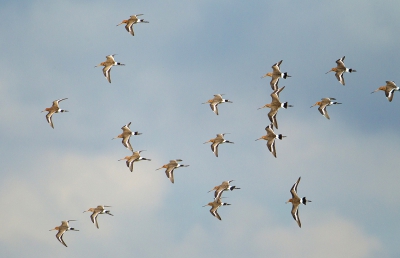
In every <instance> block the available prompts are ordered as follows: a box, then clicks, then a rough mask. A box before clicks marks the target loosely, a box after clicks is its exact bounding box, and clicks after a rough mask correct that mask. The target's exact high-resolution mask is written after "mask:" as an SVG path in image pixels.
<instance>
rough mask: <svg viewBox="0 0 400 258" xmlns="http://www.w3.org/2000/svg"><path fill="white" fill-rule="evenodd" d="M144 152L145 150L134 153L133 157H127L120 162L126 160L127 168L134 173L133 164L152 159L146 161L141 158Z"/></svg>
mask: <svg viewBox="0 0 400 258" xmlns="http://www.w3.org/2000/svg"><path fill="white" fill-rule="evenodd" d="M142 151H144V150H141V151H134V152H133V154H132V156H126V157H125V158H122V159H119V160H118V161H121V160H126V166H127V167H128V168H129V170H130V171H131V172H133V163H134V162H139V161H141V160H147V161H151V159H146V158H143V157H142V156H140V153H141V152H142Z"/></svg>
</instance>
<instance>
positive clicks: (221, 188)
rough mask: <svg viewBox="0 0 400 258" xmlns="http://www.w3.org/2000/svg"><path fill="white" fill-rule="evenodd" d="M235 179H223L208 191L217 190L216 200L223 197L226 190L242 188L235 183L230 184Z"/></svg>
mask: <svg viewBox="0 0 400 258" xmlns="http://www.w3.org/2000/svg"><path fill="white" fill-rule="evenodd" d="M233 181H235V180H229V181H223V182H222V184H220V185H217V186H214V188H213V189H211V190H210V191H208V192H211V191H215V192H214V198H215V200H217V199H219V198H221V196H222V193H223V192H224V191H233V190H234V189H240V188H239V187H236V186H235V185H229V184H230V183H231V182H233Z"/></svg>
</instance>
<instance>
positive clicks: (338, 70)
mask: <svg viewBox="0 0 400 258" xmlns="http://www.w3.org/2000/svg"><path fill="white" fill-rule="evenodd" d="M344 58H345V56H343V57H342V58H340V59H338V60H336V64H337V66H336V67H333V68H332V69H331V70H329V71H328V72H326V73H325V74H327V73H329V72H335V76H336V78H337V79H338V81H339V82H340V83H341V84H342V85H343V86H344V85H345V82H344V77H343V73H352V72H357V71H356V70H354V69H352V68H346V66H345V65H344V62H343V60H344Z"/></svg>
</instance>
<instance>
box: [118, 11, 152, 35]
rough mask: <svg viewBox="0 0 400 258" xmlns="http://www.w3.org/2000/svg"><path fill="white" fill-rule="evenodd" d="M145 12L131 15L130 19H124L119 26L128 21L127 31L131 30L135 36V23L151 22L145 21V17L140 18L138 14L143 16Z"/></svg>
mask: <svg viewBox="0 0 400 258" xmlns="http://www.w3.org/2000/svg"><path fill="white" fill-rule="evenodd" d="M141 15H143V14H136V15H131V17H130V18H129V19H128V20H123V21H122V22H121V23H120V24H118V25H117V26H119V25H121V24H124V23H126V25H125V29H126V31H127V32H129V33H130V34H131V35H132V36H135V33H134V31H133V24H136V23H140V22H141V23H149V22H148V21H145V20H144V19H138V17H137V16H141Z"/></svg>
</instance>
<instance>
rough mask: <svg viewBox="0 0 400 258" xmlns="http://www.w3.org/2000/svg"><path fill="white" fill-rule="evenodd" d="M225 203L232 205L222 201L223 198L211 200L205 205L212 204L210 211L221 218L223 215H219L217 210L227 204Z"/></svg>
mask: <svg viewBox="0 0 400 258" xmlns="http://www.w3.org/2000/svg"><path fill="white" fill-rule="evenodd" d="M225 205H230V204H229V203H225V202H222V201H221V198H217V199H216V200H214V201H213V202H209V203H208V204H206V205H204V206H203V207H206V206H211V209H210V213H211V214H212V215H213V216H214V217H216V218H217V219H219V220H221V216H219V214H218V212H217V210H218V208H219V207H221V206H225Z"/></svg>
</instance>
